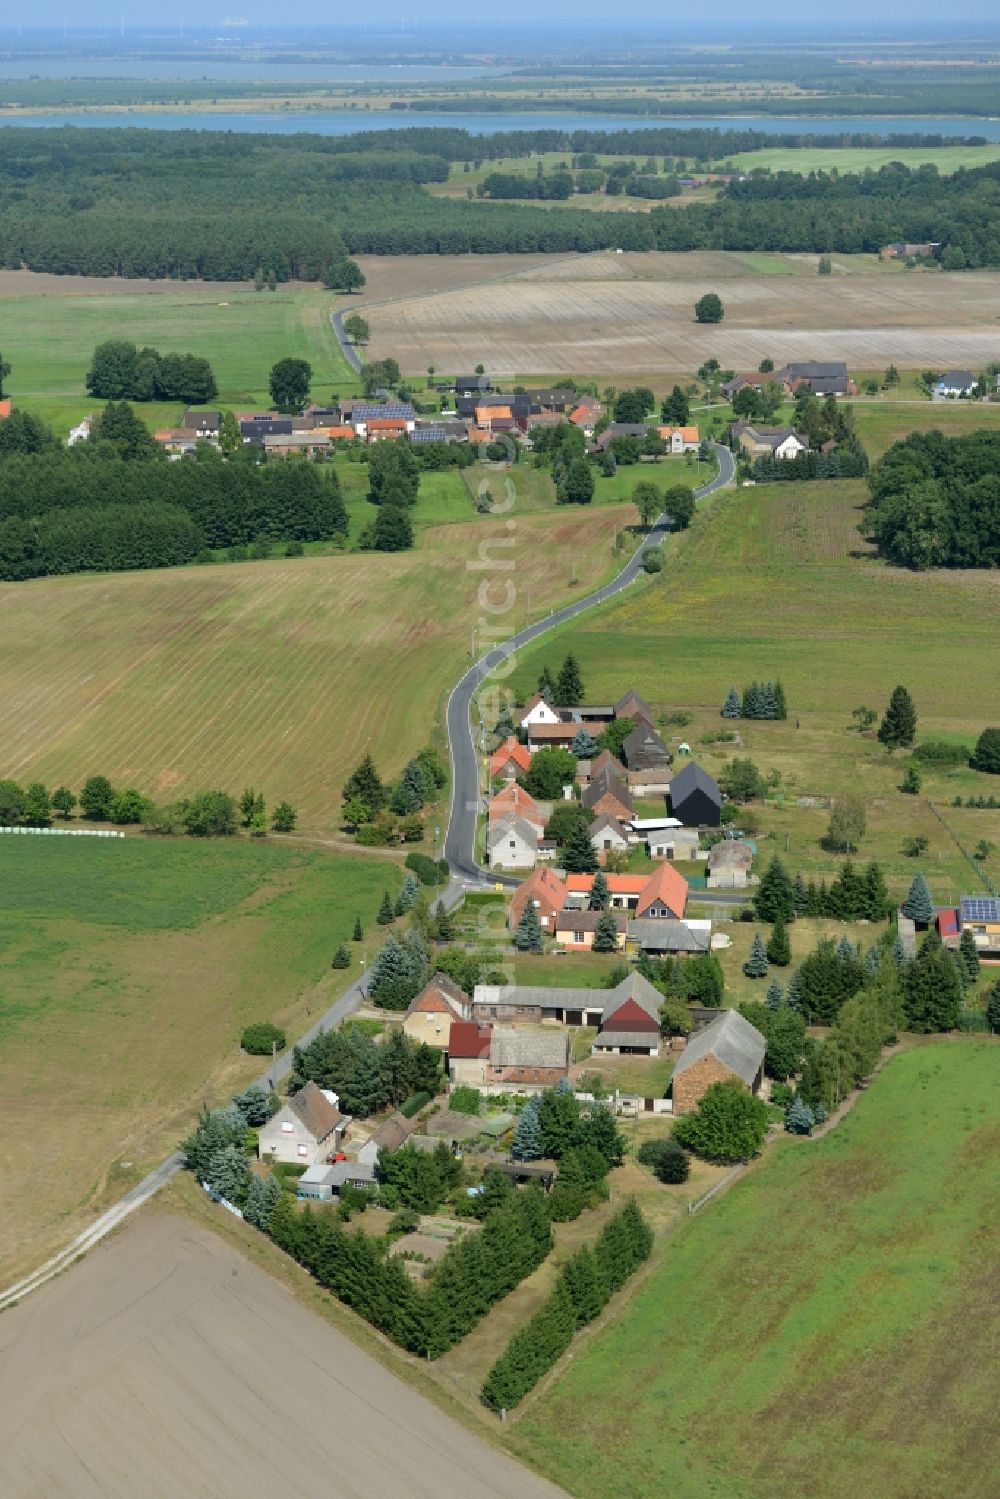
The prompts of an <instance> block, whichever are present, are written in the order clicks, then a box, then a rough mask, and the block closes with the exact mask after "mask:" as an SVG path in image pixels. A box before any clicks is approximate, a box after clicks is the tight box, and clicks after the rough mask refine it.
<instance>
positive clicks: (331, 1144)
mask: <svg viewBox="0 0 1000 1499" xmlns="http://www.w3.org/2000/svg"><path fill="white" fill-rule="evenodd" d="M350 1122H351V1120H350V1117H349V1115H347V1114H342V1113H341V1112H340V1108H339V1100H338V1098H337V1095H336V1093H331V1092H330V1090H329V1088H321V1087H319V1085H318V1084H317V1083H314V1082H308V1083H306V1085H305V1087H304V1088H303V1089H302V1091H301V1092H300V1093H296V1094H294V1096H293V1097H291V1098H290V1099H289V1100H288V1102H287V1103H286V1104H285V1105H284V1106H283V1107H282V1108H280V1109H279V1110H278V1112H277V1113H276V1114H275V1115H274V1117H273V1119H269V1120H268V1121H267V1123H266V1124H265V1125H264V1126H263V1128H262V1129H261V1131H260V1133H259V1135H258V1136H257V1153H258V1155H259V1156H260V1157H261V1158H263V1157H264V1156H273V1157H274V1159H275V1160H276V1161H287V1162H303V1163H305V1164H306V1165H308V1166H314V1165H316V1164H317V1163H322V1162H324V1161H326V1160H328V1159H329V1158H330V1156H331V1155H334V1154H336V1152H337V1151H338V1150H339V1149H340V1147H341V1145H342V1143H343V1139H344V1135H345V1134H346V1133H347V1127H348V1125H349V1124H350Z"/></svg>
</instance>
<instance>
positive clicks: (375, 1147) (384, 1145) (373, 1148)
mask: <svg viewBox="0 0 1000 1499" xmlns="http://www.w3.org/2000/svg"><path fill="white" fill-rule="evenodd" d="M417 1128H418V1125H417V1122H416V1120H415V1119H413V1120H411V1119H407V1118H406V1117H405V1115H403V1114H400V1113H396V1114H390V1116H389V1118H388V1119H384V1120H383V1121H382V1123H381V1124H380V1125H379V1126H378V1128H377V1129H376V1130H374V1131H373V1132H372V1134H370V1135H369V1136H368V1139H367V1140H365V1141H364V1142H363V1143H362V1144H361V1145H359V1146H358V1148H357V1150H355V1151H354V1152H353V1155H354V1158H355V1160H356V1161H357V1162H358V1164H359V1165H361V1166H376V1165H377V1164H378V1156H379V1151H380V1150H399V1148H400V1146H402V1145H405V1144H406V1142H407V1140H408V1139H409V1138H410V1136H411V1135H412V1134H414V1133H415V1132H416V1130H417Z"/></svg>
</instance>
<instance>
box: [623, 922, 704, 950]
mask: <svg viewBox="0 0 1000 1499" xmlns="http://www.w3.org/2000/svg"><path fill="white" fill-rule="evenodd" d="M711 926H712V923H711V922H710V921H706V922H703V923H700V924H698V925H697V926H696V925H695V924H694V923H692V922H688V921H674V920H673V919H672V918H671V917H667V918H665V919H664V918H660V917H657V918H656V919H655V920H651V919H650V918H649V917H644V918H643V919H641V920H632V921H630V922H629V924H628V936H629V940H630V941H632V942H637V943H638V944H639V946H640V947H641V948H643V950H644V951H646V952H688V953H699V952H711V950H712V932H711Z"/></svg>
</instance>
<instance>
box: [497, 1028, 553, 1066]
mask: <svg viewBox="0 0 1000 1499" xmlns="http://www.w3.org/2000/svg"><path fill="white" fill-rule="evenodd" d="M568 1061H569V1032H568V1031H564V1030H554V1029H553V1028H552V1027H551V1026H541V1025H537V1026H528V1025H520V1026H513V1025H495V1026H494V1027H493V1035H492V1036H491V1038H490V1066H491V1067H559V1068H565V1066H566V1064H567V1062H568Z"/></svg>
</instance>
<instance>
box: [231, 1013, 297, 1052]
mask: <svg viewBox="0 0 1000 1499" xmlns="http://www.w3.org/2000/svg"><path fill="white" fill-rule="evenodd" d="M286 1042H287V1038H286V1036H285V1033H284V1031H283V1030H281V1028H280V1027H279V1026H277V1025H272V1024H271V1022H270V1021H269V1020H260V1021H258V1022H257V1023H256V1024H255V1025H248V1026H247V1028H246V1030H245V1031H244V1032H243V1035H242V1037H241V1038H240V1045H241V1046H242V1048H243V1050H244V1051H246V1052H249V1053H250V1055H251V1056H252V1057H269V1056H270V1055H271V1048H272V1046H274V1047H276V1048H277V1050H278V1051H284V1049H285V1045H286Z"/></svg>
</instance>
